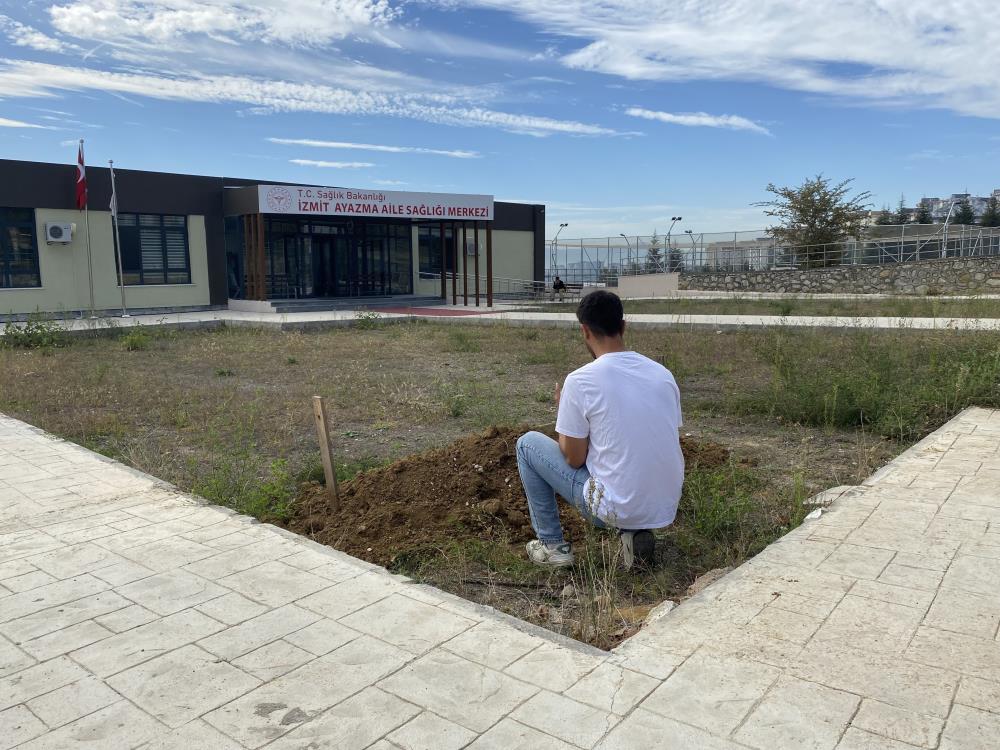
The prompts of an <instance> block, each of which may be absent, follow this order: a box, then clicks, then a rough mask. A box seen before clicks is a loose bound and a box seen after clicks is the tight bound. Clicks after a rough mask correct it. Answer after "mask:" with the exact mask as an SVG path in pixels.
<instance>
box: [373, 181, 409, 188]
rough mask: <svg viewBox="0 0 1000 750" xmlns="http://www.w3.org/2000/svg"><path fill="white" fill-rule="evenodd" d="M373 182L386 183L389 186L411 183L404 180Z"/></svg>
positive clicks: (377, 182) (377, 183)
mask: <svg viewBox="0 0 1000 750" xmlns="http://www.w3.org/2000/svg"><path fill="white" fill-rule="evenodd" d="M372 182H373V183H375V184H376V185H385V186H387V187H392V186H394V185H395V186H399V185H408V184H409V183H408V182H404V181H403V180H372Z"/></svg>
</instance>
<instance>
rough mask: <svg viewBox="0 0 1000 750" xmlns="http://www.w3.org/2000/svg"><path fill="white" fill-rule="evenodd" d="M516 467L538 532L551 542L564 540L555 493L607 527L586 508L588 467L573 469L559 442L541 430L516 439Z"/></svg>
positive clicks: (532, 522) (593, 522) (557, 542)
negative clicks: (560, 448)
mask: <svg viewBox="0 0 1000 750" xmlns="http://www.w3.org/2000/svg"><path fill="white" fill-rule="evenodd" d="M517 470H518V472H519V473H520V475H521V484H522V485H524V494H525V495H526V496H527V498H528V515H529V516H531V525H532V527H533V528H534V529H535V535H536V536H537V537H538V538H539V539H540V540H541V541H543V542H546V543H548V544H561V543H562V542H563V530H562V524H560V523H559V506H558V505H557V503H556V493H557V492H558V493H559V495H560V497H562V498H563V499H565V500H566V501H567V502H568V503H569V504H570V505H572V506H573V507H574V508H576V509H577V510H578V511H580V515H582V516H583V517H584V518H585V519H586V520H587V521H589V522H590V523H592V524H593V525H594V526H596V527H598V528H600V529H603V528H606V525H605V524H604V522H603V521H601V519H599V518H597V517H596V516H594V515H593V514H592V513H591V509H590V508H588V507H587V498H586V493H587V483H588V480H589V479H590V472H589V471H587V466H586V465H584V466H581V467H580V468H579V469H574V468H573V467H572V466H570V465H569V464H568V463H566V458H565V457H564V456H563V454H562V451H561V450H559V443H557V442H556V441H555V440H553V439H552V438H550V437H548V436H547V435H543V434H542V433H540V432H528V433H526V434H524V435H522V436H521V437H520V439H519V440H518V441H517Z"/></svg>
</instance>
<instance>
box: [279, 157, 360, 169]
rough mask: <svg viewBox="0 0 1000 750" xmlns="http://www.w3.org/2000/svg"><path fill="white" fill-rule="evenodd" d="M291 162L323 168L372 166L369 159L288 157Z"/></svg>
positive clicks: (302, 165)
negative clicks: (325, 159)
mask: <svg viewBox="0 0 1000 750" xmlns="http://www.w3.org/2000/svg"><path fill="white" fill-rule="evenodd" d="M288 161H289V162H290V163H292V164H298V165H299V166H300V167H322V168H324V169H364V168H365V167H374V166H375V165H374V164H372V163H371V162H370V161H319V160H316V159H289V160H288Z"/></svg>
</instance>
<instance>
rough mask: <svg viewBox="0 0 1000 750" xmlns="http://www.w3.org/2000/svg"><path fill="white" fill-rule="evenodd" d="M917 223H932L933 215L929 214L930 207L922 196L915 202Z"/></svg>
mask: <svg viewBox="0 0 1000 750" xmlns="http://www.w3.org/2000/svg"><path fill="white" fill-rule="evenodd" d="M916 219H917V224H933V223H934V215H933V214H931V207H930V204H928V202H927V199H926V198H924V199H923V200H921V201H920V203H918V204H917V217H916Z"/></svg>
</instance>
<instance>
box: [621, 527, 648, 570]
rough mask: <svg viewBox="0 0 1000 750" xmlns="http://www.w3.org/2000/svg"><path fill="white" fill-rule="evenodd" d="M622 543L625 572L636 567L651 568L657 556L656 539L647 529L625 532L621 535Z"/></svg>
mask: <svg viewBox="0 0 1000 750" xmlns="http://www.w3.org/2000/svg"><path fill="white" fill-rule="evenodd" d="M619 538H620V539H621V543H622V564H623V565H624V567H625V570H632V569H633V568H634V567H636V565H639V566H642V567H645V568H651V567H652V566H653V558H654V556H655V554H656V537H654V536H653V532H652V531H649V530H647V529H641V530H640V531H623V532H621V534H620V535H619Z"/></svg>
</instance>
